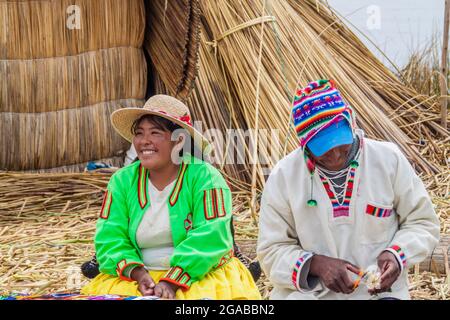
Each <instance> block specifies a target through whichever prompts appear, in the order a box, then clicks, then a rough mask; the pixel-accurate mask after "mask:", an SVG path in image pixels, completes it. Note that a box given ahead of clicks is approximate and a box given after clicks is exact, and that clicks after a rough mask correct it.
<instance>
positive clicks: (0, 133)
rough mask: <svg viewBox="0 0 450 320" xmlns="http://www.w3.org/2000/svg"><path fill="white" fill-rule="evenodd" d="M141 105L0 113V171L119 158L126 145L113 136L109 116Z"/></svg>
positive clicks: (119, 102)
mask: <svg viewBox="0 0 450 320" xmlns="http://www.w3.org/2000/svg"><path fill="white" fill-rule="evenodd" d="M142 104H143V100H136V99H125V100H115V101H110V102H102V103H98V104H95V105H91V106H87V107H84V108H74V109H67V110H62V111H58V112H54V111H53V112H44V113H35V114H34V113H13V112H3V113H0V124H1V125H0V146H1V152H0V168H2V169H3V170H6V169H8V170H15V171H21V170H38V169H48V168H56V167H62V166H69V165H74V164H79V163H85V162H87V161H91V160H97V159H103V158H109V157H112V156H117V155H123V154H124V152H125V151H126V150H127V149H128V148H129V143H128V142H127V141H126V140H124V139H123V138H122V137H121V136H119V135H118V134H117V133H116V132H115V130H114V129H113V127H112V125H111V121H110V115H111V113H112V112H113V111H115V110H117V109H120V108H122V107H123V106H130V107H131V106H135V107H138V106H142ZM62 171H64V170H62Z"/></svg>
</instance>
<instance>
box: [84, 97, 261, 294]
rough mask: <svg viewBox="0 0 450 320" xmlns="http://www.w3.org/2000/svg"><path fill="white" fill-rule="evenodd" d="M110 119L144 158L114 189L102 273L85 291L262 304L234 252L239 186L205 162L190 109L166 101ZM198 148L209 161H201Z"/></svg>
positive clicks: (103, 232)
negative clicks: (233, 187) (234, 197)
mask: <svg viewBox="0 0 450 320" xmlns="http://www.w3.org/2000/svg"><path fill="white" fill-rule="evenodd" d="M111 119H112V124H113V126H114V128H115V129H116V131H117V132H118V133H119V134H120V135H122V136H123V137H124V138H125V139H127V140H128V141H130V142H132V143H133V145H134V147H135V149H136V152H137V156H138V160H137V161H135V162H134V163H132V164H131V165H129V166H126V167H124V168H122V169H121V170H119V171H117V172H116V173H115V174H114V175H113V176H112V177H111V180H110V182H109V184H108V188H107V191H106V194H105V200H104V202H103V206H102V209H101V212H100V218H99V220H98V223H97V231H96V235H95V249H96V253H97V260H98V262H99V265H100V271H101V273H100V274H99V275H98V276H97V277H96V278H95V279H93V280H92V281H91V283H89V284H88V285H87V286H86V287H84V288H83V290H82V293H83V294H86V295H104V294H118V295H129V296H136V295H144V296H149V295H155V296H158V297H161V298H168V299H173V298H178V299H202V298H209V299H260V298H261V296H260V293H259V291H258V288H257V287H256V284H255V282H254V280H253V278H252V275H251V274H250V272H249V271H248V269H247V268H246V267H245V266H244V265H243V264H242V262H240V261H239V260H238V259H237V258H235V257H234V256H233V236H232V232H231V219H232V204H231V192H230V189H229V187H228V185H227V184H226V182H225V180H224V179H223V177H222V175H221V174H220V173H219V171H218V170H217V169H215V168H214V167H213V166H211V165H210V164H208V163H206V162H205V161H203V160H202V159H201V156H202V153H203V152H206V151H207V150H208V146H209V143H208V141H207V140H206V139H205V138H204V137H202V136H201V134H200V133H199V132H198V131H196V130H195V129H194V127H193V126H192V122H191V116H190V112H189V109H188V108H187V107H186V105H184V104H183V103H182V102H181V101H179V100H177V99H175V98H173V97H170V96H165V95H157V96H154V97H152V98H150V99H149V100H148V101H147V103H146V104H145V106H144V108H125V109H121V110H118V111H115V112H114V113H113V114H112V116H111ZM194 146H195V147H196V148H197V149H198V150H200V151H201V152H200V157H195V156H193V155H192V148H193V147H194ZM192 252H195V255H193V254H192Z"/></svg>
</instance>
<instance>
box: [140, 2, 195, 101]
mask: <svg viewBox="0 0 450 320" xmlns="http://www.w3.org/2000/svg"><path fill="white" fill-rule="evenodd" d="M145 5H146V12H147V21H148V23H147V30H146V35H145V43H144V47H145V48H146V49H147V52H148V53H149V55H150V58H151V60H152V62H153V64H154V66H155V68H156V70H157V71H158V73H159V74H160V76H161V79H162V81H163V82H164V83H165V85H166V87H167V90H168V92H167V93H168V94H170V95H172V96H176V97H177V98H180V99H182V100H184V99H186V97H187V96H188V95H189V92H190V91H191V89H192V86H193V85H194V80H195V77H196V75H197V62H198V46H199V26H200V12H199V4H198V0H182V1H166V0H147V1H146V2H145Z"/></svg>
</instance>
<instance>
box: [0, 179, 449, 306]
mask: <svg viewBox="0 0 450 320" xmlns="http://www.w3.org/2000/svg"><path fill="white" fill-rule="evenodd" d="M109 178H110V174H97V173H83V174H45V175H43V174H23V173H1V172H0V199H1V201H0V274H1V276H0V288H1V289H0V295H2V294H4V295H6V294H11V293H29V294H45V293H53V292H64V291H70V292H77V291H79V290H80V288H81V287H82V286H83V285H84V284H86V283H87V282H88V280H87V279H86V278H84V277H83V276H82V275H81V273H80V266H81V264H82V263H83V262H85V261H87V260H89V259H90V258H91V257H92V254H93V253H94V246H93V235H94V232H95V221H96V219H97V217H98V212H99V209H100V206H101V202H102V196H103V190H104V189H105V188H106V185H107V183H108V180H109ZM429 179H430V180H434V178H431V177H430V178H429ZM438 179H439V181H441V182H442V183H441V184H440V185H430V187H431V190H430V193H431V194H432V196H433V202H434V204H435V205H436V211H437V213H438V215H439V217H440V220H441V226H442V229H441V231H442V234H446V233H448V230H449V228H450V216H449V215H448V213H449V212H450V202H449V199H448V197H447V198H442V197H440V196H436V195H440V194H441V193H442V192H445V191H442V188H443V187H445V184H446V183H447V182H448V175H447V177H444V176H440V177H438ZM430 180H426V184H429V183H430ZM249 195H250V193H249V192H247V191H236V192H234V193H233V208H234V213H235V215H236V219H235V226H236V228H235V229H236V237H237V239H238V240H237V241H238V242H243V243H246V241H245V240H243V239H251V240H253V241H254V240H255V239H256V237H257V232H258V228H257V222H258V221H257V220H254V219H253V217H252V216H251V214H250V210H249V201H248V199H249ZM250 249H251V248H250ZM250 251H252V252H253V254H254V248H253V249H252V250H250ZM251 258H254V256H253V257H251ZM447 263H448V262H447ZM409 280H410V293H411V296H412V298H413V299H450V291H449V287H450V273H449V271H448V270H447V271H446V273H442V274H435V273H432V272H428V271H419V269H417V268H412V269H411V270H410V275H409ZM257 284H258V287H259V288H260V290H261V293H262V295H263V297H264V298H267V297H268V295H269V293H270V290H271V288H272V285H271V284H270V282H269V281H268V280H267V278H266V277H265V276H264V275H263V276H262V278H261V279H260V281H259V282H258V283H257Z"/></svg>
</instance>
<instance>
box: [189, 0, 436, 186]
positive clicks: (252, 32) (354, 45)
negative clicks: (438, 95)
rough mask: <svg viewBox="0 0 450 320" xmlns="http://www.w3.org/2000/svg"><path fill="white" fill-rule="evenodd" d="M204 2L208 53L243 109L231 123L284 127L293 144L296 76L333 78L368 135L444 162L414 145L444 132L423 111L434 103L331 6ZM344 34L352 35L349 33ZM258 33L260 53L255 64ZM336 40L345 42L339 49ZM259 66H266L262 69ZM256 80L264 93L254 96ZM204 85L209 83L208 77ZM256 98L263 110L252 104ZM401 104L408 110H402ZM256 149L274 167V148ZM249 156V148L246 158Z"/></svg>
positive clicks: (431, 168)
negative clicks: (410, 86) (406, 81)
mask: <svg viewBox="0 0 450 320" xmlns="http://www.w3.org/2000/svg"><path fill="white" fill-rule="evenodd" d="M319 3H320V2H319ZM200 4H201V9H202V13H203V15H204V17H205V19H204V24H205V25H204V29H205V30H207V31H209V33H207V35H206V37H207V38H209V39H210V40H211V41H210V42H209V44H210V45H211V46H212V48H211V50H210V52H209V54H210V55H213V56H214V58H213V59H216V60H217V65H219V66H220V67H221V74H220V73H219V74H218V75H217V77H223V78H224V81H222V84H223V83H224V84H225V86H222V87H221V90H222V91H223V92H225V96H228V97H231V98H229V99H227V101H226V102H227V107H228V109H229V110H231V111H230V112H229V113H231V114H235V115H243V117H242V118H238V119H237V121H236V122H237V123H234V125H236V127H238V128H255V124H256V123H257V122H258V126H259V129H271V128H277V129H281V134H280V136H281V139H282V140H286V141H285V142H286V144H287V151H288V152H289V151H290V150H292V149H293V148H295V147H296V141H295V137H294V136H293V135H292V134H291V133H292V131H290V132H288V130H287V129H288V125H287V124H288V122H289V113H290V103H291V97H290V96H289V93H291V92H293V91H294V88H295V85H296V82H297V80H300V83H301V84H302V85H306V83H307V82H308V81H311V80H314V79H318V78H333V79H335V80H336V82H337V83H338V86H339V88H340V90H341V91H342V93H343V95H344V97H345V98H346V99H347V101H348V102H349V103H350V104H351V105H352V106H353V107H354V108H355V109H356V111H357V115H358V123H359V125H360V126H361V127H362V128H363V129H364V130H365V132H366V134H367V135H368V136H369V137H371V138H376V139H383V140H389V141H394V142H396V143H397V144H399V145H400V147H401V148H402V150H403V151H404V152H405V154H407V156H408V158H409V159H410V160H411V161H412V162H413V163H414V164H415V166H416V168H417V170H418V171H423V172H426V173H436V172H439V170H440V169H441V168H440V164H436V163H433V162H432V161H427V160H425V159H423V157H422V155H421V153H420V151H419V150H418V148H417V145H418V141H419V138H421V139H422V140H421V141H424V140H427V144H428V143H429V141H428V140H429V139H428V138H427V135H428V136H429V137H430V138H434V137H435V136H436V132H437V131H440V132H442V128H440V126H439V125H438V124H437V123H435V121H434V120H437V119H438V115H436V114H435V115H434V116H429V117H428V118H427V117H425V118H424V115H426V114H430V113H431V114H433V106H432V105H430V104H427V103H426V102H425V101H424V99H422V100H420V99H421V98H420V97H417V94H414V93H413V91H412V90H411V89H408V88H406V87H405V86H404V85H402V84H401V83H400V82H399V81H398V80H395V78H394V76H393V75H392V74H391V73H390V72H389V71H388V70H387V69H386V68H385V67H383V66H382V65H381V63H379V62H378V61H377V60H376V59H375V58H374V57H373V55H370V54H361V53H362V52H365V51H367V49H366V48H365V47H364V46H363V45H362V44H361V43H360V42H358V41H357V40H356V37H355V36H354V35H352V34H351V33H350V31H348V30H347V29H346V27H345V26H344V25H343V24H340V23H338V22H339V21H338V20H336V18H335V17H333V15H332V13H331V11H329V10H328V9H327V8H326V7H323V8H322V7H321V9H320V10H319V11H317V7H316V2H315V1H302V2H288V1H245V2H242V1H237V0H235V1H233V0H232V1H224V0H223V1H215V2H214V3H211V2H207V1H201V2H200ZM264 4H265V8H263V5H264ZM300 13H302V14H300ZM320 17H328V18H327V19H325V18H320ZM258 19H259V20H258ZM264 21H265V22H264ZM263 24H266V28H265V31H264V33H262V31H261V29H262V25H263ZM312 26H314V28H313V27H312ZM342 34H344V36H342ZM261 35H262V37H261ZM345 35H349V39H347V38H346V37H345ZM217 39H218V40H217ZM261 41H262V42H263V44H262V52H261V54H262V59H261V65H258V61H259V60H260V59H259V58H260V57H259V52H258V51H259V50H258V49H259V47H260V44H261ZM360 47H362V49H361V48H360ZM337 48H341V49H340V51H338V50H337ZM203 63H205V67H204V69H210V66H211V64H210V62H209V61H205V60H202V58H201V59H200V65H202V64H203ZM372 69H374V70H375V71H372ZM258 70H261V72H260V75H259V77H258ZM258 81H259V82H260V94H259V96H258V97H257V96H256V93H257V92H258V90H257V89H258V88H257V83H258ZM199 85H200V86H202V87H203V86H209V84H208V83H206V84H204V83H203V82H199ZM257 101H259V102H260V108H259V110H256V108H255V106H256V105H257V103H256V102H257ZM417 101H421V102H419V103H417ZM412 104H413V105H412ZM403 105H404V106H407V108H408V112H404V109H403ZM194 108H195V107H194ZM200 108H201V107H200ZM405 108H406V107H405ZM201 109H204V108H201ZM396 111H397V112H401V115H402V117H398V113H396ZM257 112H259V119H257V118H256V114H257ZM205 113H209V115H204V116H203V117H202V116H201V119H202V120H203V121H204V122H205V123H206V124H209V122H210V120H209V119H211V118H212V117H217V114H216V109H215V108H213V109H212V110H208V109H206V111H205ZM219 117H220V114H219ZM414 117H415V118H414ZM257 120H258V121H257ZM413 120H414V121H413ZM215 121H216V122H218V121H221V122H225V121H229V119H223V120H215ZM285 137H287V138H285ZM241 141H242V140H241ZM282 142H283V141H282ZM242 143H243V142H242ZM278 143H280V142H278ZM247 144H248V143H247ZM281 144H282V143H281ZM437 152H440V153H442V152H443V150H438V151H437ZM259 153H260V156H261V157H262V161H263V162H266V163H268V166H269V167H272V166H273V164H274V161H273V160H272V159H271V156H270V154H268V153H267V152H265V151H264V150H259ZM251 157H252V155H251V154H247V158H251ZM249 167H250V166H249ZM257 169H258V170H257V172H258V179H257V181H252V182H253V184H254V187H255V184H256V187H257V188H261V187H262V185H263V183H264V176H263V174H262V167H258V168H257ZM247 182H249V181H248V180H247Z"/></svg>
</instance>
